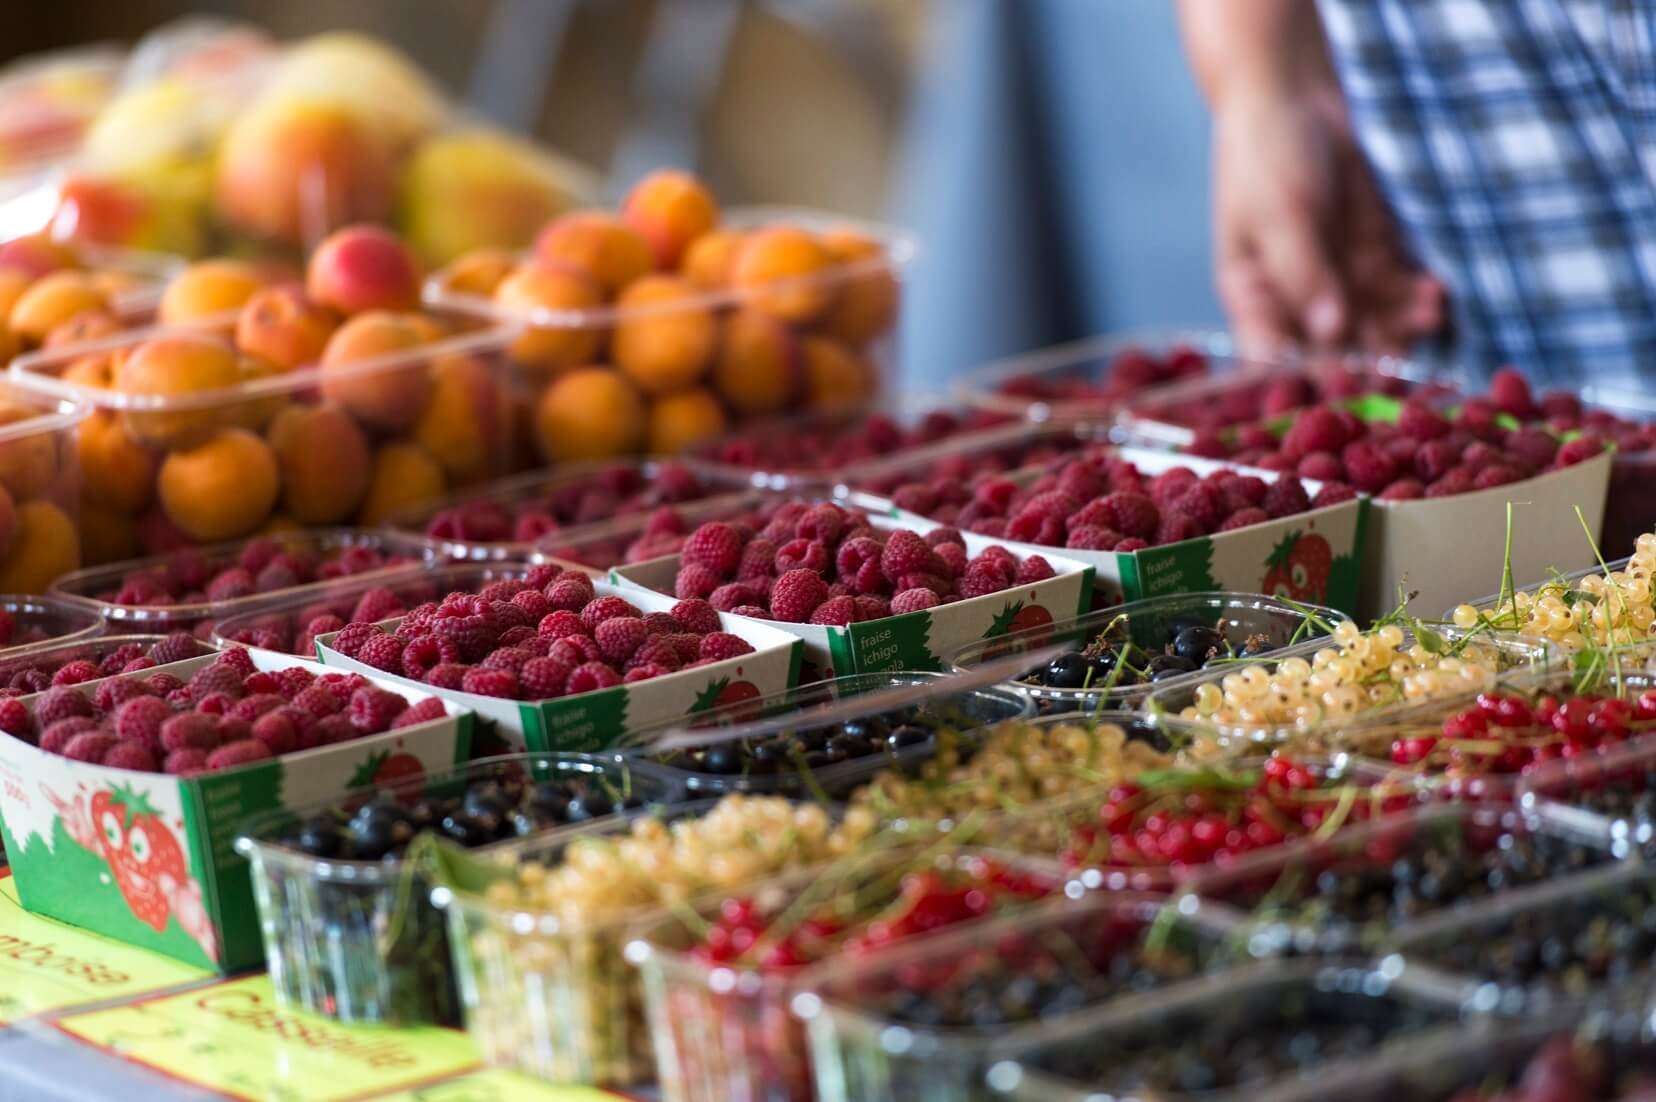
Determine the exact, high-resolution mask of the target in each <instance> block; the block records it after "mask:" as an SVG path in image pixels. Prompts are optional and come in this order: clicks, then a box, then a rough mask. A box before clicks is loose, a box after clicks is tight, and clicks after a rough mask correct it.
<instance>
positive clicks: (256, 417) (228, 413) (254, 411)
mask: <svg viewBox="0 0 1656 1102" xmlns="http://www.w3.org/2000/svg"><path fill="white" fill-rule="evenodd" d="M236 367H237V369H238V370H239V371H240V372H241V382H242V386H243V390H244V393H246V394H248V397H247V398H245V399H243V400H242V401H240V402H237V403H235V404H234V405H232V406H230V407H228V408H227V409H226V410H225V420H226V422H227V423H228V424H233V425H240V426H241V427H242V428H244V429H252V430H253V431H254V432H261V431H263V429H264V427H265V426H266V425H268V424H270V422H271V419H272V418H274V417H275V416H276V415H277V414H278V413H280V412H282V410H284V409H286V408H287V406H288V401H289V400H290V399H291V398H292V397H293V394H294V391H292V390H289V389H287V388H285V387H270V386H259V385H258V384H260V383H262V382H264V380H266V379H274V378H276V377H278V376H280V375H282V374H283V372H281V371H280V370H278V369H277V368H276V367H274V366H273V365H271V364H270V363H268V362H266V361H264V360H261V359H259V358H258V357H256V356H241V357H239V358H238V359H237V361H236Z"/></svg>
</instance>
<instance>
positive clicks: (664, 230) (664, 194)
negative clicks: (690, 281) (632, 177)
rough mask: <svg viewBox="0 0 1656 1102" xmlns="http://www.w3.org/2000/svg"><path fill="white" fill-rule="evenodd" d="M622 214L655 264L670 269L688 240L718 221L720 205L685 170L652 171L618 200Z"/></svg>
mask: <svg viewBox="0 0 1656 1102" xmlns="http://www.w3.org/2000/svg"><path fill="white" fill-rule="evenodd" d="M621 217H622V218H623V219H625V220H626V223H627V225H629V226H631V227H632V228H633V229H635V230H637V231H638V233H639V236H641V237H642V238H644V240H645V241H647V242H648V243H649V245H650V251H651V252H652V253H654V254H655V262H656V267H658V268H660V269H662V270H664V271H672V270H673V269H674V268H676V267H678V263H679V258H680V257H682V256H683V255H684V250H685V249H686V248H688V247H689V246H690V243H691V242H693V241H695V240H696V238H698V237H700V236H701V235H702V234H704V233H707V232H708V231H709V230H711V229H712V228H713V227H714V226H716V225H717V224H718V222H719V204H718V203H717V202H715V201H714V199H713V195H712V193H711V192H709V191H708V190H707V188H706V187H705V186H704V185H703V184H702V182H701V181H700V180H698V179H696V178H695V177H694V176H692V175H690V174H689V173H688V172H677V171H673V170H670V169H666V170H662V171H660V172H652V173H651V174H650V175H648V176H646V177H644V179H642V180H640V181H638V183H636V184H634V185H633V188H632V190H631V191H629V192H627V197H626V198H625V199H624V200H622V202H621Z"/></svg>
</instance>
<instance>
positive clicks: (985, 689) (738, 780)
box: [626, 672, 1032, 798]
mask: <svg viewBox="0 0 1656 1102" xmlns="http://www.w3.org/2000/svg"><path fill="white" fill-rule="evenodd" d="M915 689H918V690H921V691H920V692H919V693H916V692H912V691H908V690H915ZM904 701H907V703H904ZM1031 712H1032V708H1031V705H1030V701H1029V699H1028V698H1027V697H1025V696H1023V695H1021V694H1019V693H1017V692H1014V691H1011V690H1007V689H1001V688H996V687H991V686H976V687H971V686H966V685H961V684H956V679H954V678H951V677H949V676H948V675H946V674H939V673H920V672H914V673H873V674H851V675H849V676H847V677H836V678H831V679H829V680H827V681H818V682H816V683H814V684H811V685H802V686H800V687H799V688H797V689H791V690H789V691H788V692H785V693H776V694H773V695H771V696H768V697H764V698H763V699H760V700H750V701H744V702H742V703H739V704H733V705H727V706H725V707H722V708H716V709H714V710H712V711H710V712H707V713H704V714H703V715H701V716H698V717H696V718H695V719H694V720H692V721H691V722H690V723H688V724H686V723H685V721H684V720H683V719H677V720H672V721H669V722H667V723H663V724H658V725H656V726H654V727H650V728H644V729H641V730H633V731H630V732H629V733H628V737H629V739H636V740H637V741H638V742H639V744H640V745H639V747H638V748H637V749H634V750H629V751H627V752H626V756H627V757H628V758H641V759H642V760H645V761H650V762H652V763H654V764H655V765H656V767H657V768H658V769H660V770H662V771H663V772H664V773H666V774H667V775H668V776H672V777H675V778H677V779H679V780H680V781H681V782H682V783H683V784H684V786H685V787H686V788H688V789H689V790H690V791H691V792H695V793H698V794H702V795H707V796H715V795H722V794H724V793H726V792H755V793H767V794H769V793H782V794H787V795H801V796H803V795H814V794H817V793H825V794H826V795H828V796H829V797H830V798H838V797H840V796H843V795H845V794H846V793H847V792H849V791H850V790H851V789H852V788H853V787H855V786H856V785H858V784H861V783H863V782H865V781H867V780H868V779H869V778H870V777H872V776H873V775H874V774H876V773H879V772H881V771H882V770H886V769H899V770H904V771H907V770H909V769H912V768H913V767H914V766H915V765H916V764H918V763H919V762H921V761H923V760H926V759H929V758H931V757H932V756H934V755H935V754H936V753H937V749H938V747H937V737H936V736H935V735H934V736H933V737H931V738H928V739H926V740H925V741H923V742H918V743H915V744H913V745H910V746H905V747H902V748H893V747H891V746H890V744H889V743H887V742H885V740H884V739H881V740H880V742H881V744H880V748H879V749H878V750H877V751H876V752H874V753H871V754H869V755H867V756H865V757H860V758H850V759H847V760H844V761H839V762H834V763H832V764H828V765H822V766H819V767H817V768H814V769H810V768H807V767H806V766H805V765H804V763H803V762H802V761H801V762H798V763H796V762H794V761H783V762H781V763H780V767H779V768H777V769H776V770H774V771H772V772H768V773H766V772H754V771H751V770H750V771H744V772H736V773H713V772H708V771H705V770H696V769H692V768H689V767H688V766H687V765H681V764H675V762H674V761H673V760H672V759H673V758H674V757H675V756H679V757H680V758H681V759H682V756H683V754H684V751H683V750H678V751H672V750H669V751H659V750H653V749H652V747H651V744H652V742H654V741H656V740H657V739H659V738H661V737H663V736H677V739H675V741H681V744H683V743H685V742H688V740H690V739H697V740H698V741H702V740H704V741H702V744H703V745H707V746H720V745H725V744H728V743H736V742H741V743H746V742H748V741H750V740H753V739H758V738H773V737H777V736H783V735H791V736H794V737H797V738H804V737H808V736H809V735H810V734H811V733H812V732H814V731H821V730H823V729H825V728H830V729H837V728H839V727H841V726H842V725H844V724H845V723H847V722H858V721H865V720H868V719H870V718H884V717H890V716H893V715H896V716H898V717H899V718H898V719H890V720H888V722H889V723H890V724H891V726H893V727H895V726H897V725H898V724H899V722H915V721H918V722H919V723H921V725H925V724H926V722H927V721H928V720H929V721H930V722H931V723H933V724H935V725H937V727H938V728H939V729H941V728H945V727H946V728H948V729H951V730H953V731H955V732H957V733H958V734H960V735H963V736H965V737H967V738H970V735H969V734H968V733H969V732H971V731H974V730H975V729H977V728H979V727H984V726H988V725H992V724H995V723H1000V722H1003V721H1005V720H1010V719H1022V718H1024V717H1026V716H1028V715H1030V714H1031ZM815 713H826V714H827V715H830V716H832V718H825V717H824V715H819V714H815ZM824 737H825V738H826V736H824ZM747 764H748V765H749V766H751V765H752V759H751V758H750V759H749V761H748V763H747Z"/></svg>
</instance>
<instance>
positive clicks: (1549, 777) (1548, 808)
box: [1517, 738, 1656, 857]
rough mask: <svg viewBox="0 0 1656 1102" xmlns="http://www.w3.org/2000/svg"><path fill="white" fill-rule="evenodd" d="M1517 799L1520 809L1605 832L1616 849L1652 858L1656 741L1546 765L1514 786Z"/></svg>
mask: <svg viewBox="0 0 1656 1102" xmlns="http://www.w3.org/2000/svg"><path fill="white" fill-rule="evenodd" d="M1517 799H1518V803H1519V805H1520V806H1521V807H1524V808H1527V809H1535V810H1540V811H1544V812H1545V813H1547V814H1548V815H1551V816H1553V817H1555V818H1560V819H1563V820H1564V821H1567V822H1570V823H1572V824H1574V825H1575V826H1576V827H1577V828H1578V829H1582V830H1605V831H1608V832H1609V834H1610V836H1611V838H1613V839H1614V840H1615V842H1616V844H1617V845H1618V846H1628V847H1631V848H1632V849H1634V850H1637V851H1638V852H1640V853H1643V854H1644V855H1645V856H1646V857H1651V856H1656V741H1653V740H1652V739H1650V738H1640V739H1635V740H1633V741H1631V742H1628V743H1625V744H1623V745H1621V746H1616V747H1612V748H1611V749H1608V750H1605V751H1603V752H1601V753H1597V754H1582V755H1578V756H1575V757H1569V758H1559V759H1558V760H1557V761H1553V762H1548V763H1547V764H1546V765H1544V766H1542V767H1540V768H1538V769H1536V770H1535V771H1534V772H1532V773H1530V774H1528V775H1527V776H1525V777H1523V778H1522V779H1521V780H1520V781H1519V782H1518V790H1517Z"/></svg>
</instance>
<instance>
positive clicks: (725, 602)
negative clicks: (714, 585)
mask: <svg viewBox="0 0 1656 1102" xmlns="http://www.w3.org/2000/svg"><path fill="white" fill-rule="evenodd" d="M753 600H754V595H753V590H752V589H750V588H748V587H747V586H746V585H744V584H743V583H741V582H730V583H728V584H726V585H721V586H720V587H719V588H718V589H715V590H714V591H713V592H712V594H711V595H710V596H709V597H708V598H707V603H708V604H710V605H712V606H713V607H714V608H715V609H717V610H718V611H719V612H729V611H730V610H731V609H733V608H735V607H736V606H737V605H749V604H752V603H753Z"/></svg>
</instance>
